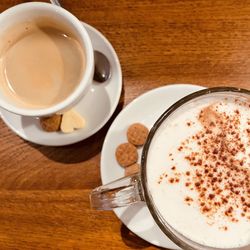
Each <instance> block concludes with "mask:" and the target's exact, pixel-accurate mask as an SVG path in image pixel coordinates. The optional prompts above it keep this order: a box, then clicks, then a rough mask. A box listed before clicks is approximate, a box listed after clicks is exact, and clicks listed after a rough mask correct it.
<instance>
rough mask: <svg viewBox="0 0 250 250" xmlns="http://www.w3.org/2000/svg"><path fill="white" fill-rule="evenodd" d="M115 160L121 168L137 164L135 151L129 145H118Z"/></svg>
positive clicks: (134, 148)
mask: <svg viewBox="0 0 250 250" xmlns="http://www.w3.org/2000/svg"><path fill="white" fill-rule="evenodd" d="M115 156H116V160H117V162H118V163H119V164H120V165H121V166H122V167H127V166H129V165H132V164H134V163H136V162H137V160H138V153H137V149H136V147H135V146H134V145H132V144H131V143H123V144H120V145H119V146H118V147H117V149H116V152H115Z"/></svg>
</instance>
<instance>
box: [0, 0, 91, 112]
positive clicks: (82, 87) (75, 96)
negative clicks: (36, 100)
mask: <svg viewBox="0 0 250 250" xmlns="http://www.w3.org/2000/svg"><path fill="white" fill-rule="evenodd" d="M27 8H38V9H44V10H45V11H46V9H47V10H50V11H51V10H53V11H55V12H56V13H59V14H61V15H63V17H64V18H65V19H66V20H67V21H68V22H69V23H72V24H73V25H74V28H75V29H76V31H77V33H78V35H79V37H80V39H81V41H80V42H82V43H84V47H85V57H86V62H87V63H86V67H85V70H84V74H83V77H82V79H81V81H80V82H79V84H78V86H77V87H76V88H75V89H74V90H73V92H72V93H71V94H70V95H69V96H68V97H67V98H66V99H64V100H63V101H61V102H59V103H57V104H55V105H53V106H51V107H48V108H39V109H36V108H32V109H28V108H22V107H18V106H14V105H12V104H9V103H6V102H5V101H3V100H2V99H0V107H2V108H4V109H6V110H8V111H10V112H12V113H15V114H18V115H23V116H47V115H52V114H55V113H57V112H59V111H61V110H64V109H66V108H67V107H70V106H73V105H74V104H76V103H77V102H78V101H79V99H80V98H81V97H82V95H83V94H84V91H86V92H87V88H88V86H87V84H88V82H89V79H90V78H92V77H93V68H94V53H93V47H92V43H91V40H90V38H89V35H88V33H87V31H86V29H85V28H84V27H83V25H82V24H81V22H80V21H79V20H78V19H77V18H76V17H75V16H74V15H73V14H71V13H70V12H69V11H67V10H65V9H63V8H62V7H59V6H56V5H52V4H50V3H43V2H29V3H21V4H18V5H15V6H13V7H11V8H9V9H7V10H5V11H4V12H2V13H1V14H0V23H1V19H2V18H4V17H3V16H8V15H12V14H13V13H15V12H17V11H23V10H27Z"/></svg>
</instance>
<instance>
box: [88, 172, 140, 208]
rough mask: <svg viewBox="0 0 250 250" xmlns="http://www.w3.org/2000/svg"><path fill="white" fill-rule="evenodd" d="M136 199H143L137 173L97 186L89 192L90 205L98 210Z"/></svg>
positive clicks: (122, 204)
mask: <svg viewBox="0 0 250 250" xmlns="http://www.w3.org/2000/svg"><path fill="white" fill-rule="evenodd" d="M138 201H144V194H143V189H142V185H141V177H140V174H139V173H137V174H134V175H131V176H127V177H123V178H121V179H118V180H115V181H113V182H110V183H108V184H106V185H103V186H100V187H97V188H95V189H93V190H92V192H91V193H90V204H91V207H92V208H94V209H98V210H111V209H113V208H117V207H124V206H128V205H130V204H132V203H135V202H138Z"/></svg>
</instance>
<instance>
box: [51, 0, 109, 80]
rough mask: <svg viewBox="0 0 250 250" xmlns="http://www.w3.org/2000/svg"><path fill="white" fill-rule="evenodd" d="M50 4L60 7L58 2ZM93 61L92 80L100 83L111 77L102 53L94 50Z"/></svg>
mask: <svg viewBox="0 0 250 250" xmlns="http://www.w3.org/2000/svg"><path fill="white" fill-rule="evenodd" d="M51 3H52V4H55V5H57V6H60V7H62V4H61V3H60V0H51ZM94 61H95V70H94V80H95V81H97V82H100V83H102V82H105V81H107V80H108V79H109V78H110V76H111V70H110V63H109V60H108V59H107V57H106V56H105V55H104V54H103V53H101V52H100V51H97V50H94Z"/></svg>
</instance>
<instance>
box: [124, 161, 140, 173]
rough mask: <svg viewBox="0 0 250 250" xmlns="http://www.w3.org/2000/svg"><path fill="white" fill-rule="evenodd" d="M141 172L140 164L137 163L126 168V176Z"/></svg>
mask: <svg viewBox="0 0 250 250" xmlns="http://www.w3.org/2000/svg"><path fill="white" fill-rule="evenodd" d="M139 171H140V164H138V163H135V164H133V165H130V166H128V167H126V168H125V176H128V175H132V174H136V173H138V172H139Z"/></svg>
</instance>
